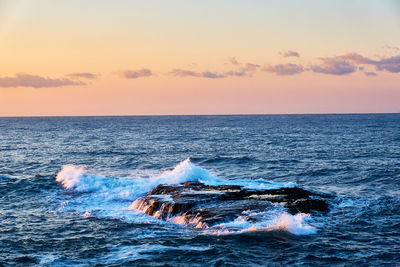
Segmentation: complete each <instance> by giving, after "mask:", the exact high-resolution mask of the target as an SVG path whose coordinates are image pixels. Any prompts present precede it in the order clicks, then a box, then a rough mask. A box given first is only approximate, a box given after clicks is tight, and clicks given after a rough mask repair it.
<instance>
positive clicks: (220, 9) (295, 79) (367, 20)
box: [0, 0, 400, 116]
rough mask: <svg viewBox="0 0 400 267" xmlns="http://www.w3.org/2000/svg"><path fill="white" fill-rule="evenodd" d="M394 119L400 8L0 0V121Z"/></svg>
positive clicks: (339, 3) (337, 0) (280, 1)
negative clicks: (286, 116)
mask: <svg viewBox="0 0 400 267" xmlns="http://www.w3.org/2000/svg"><path fill="white" fill-rule="evenodd" d="M358 112H400V1H396V0H393V1H390V0H374V1H372V0H362V1H361V0H359V1H357V0H354V1H349V0H334V1H333V0H331V1H329V0H327V1H320V0H302V1H295V0H293V1H289V0H277V1H267V0H246V1H245V0H243V1H239V0H234V1H233V0H201V1H200V0H199V1H189V0H181V1H175V0H159V1H153V0H146V1H127V0H124V1H122V0H113V1H106V0H93V1H89V0H88V1H77V0H68V1H62V0H59V1H54V0H36V1H26V0H0V116H38V115H142V114H247V113H271V114H272V113H358Z"/></svg>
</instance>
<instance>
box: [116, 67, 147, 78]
mask: <svg viewBox="0 0 400 267" xmlns="http://www.w3.org/2000/svg"><path fill="white" fill-rule="evenodd" d="M118 73H119V74H120V75H121V77H123V78H126V79H137V78H140V77H149V76H152V75H153V73H152V72H151V70H149V69H145V68H143V69H139V70H124V71H120V72H118Z"/></svg>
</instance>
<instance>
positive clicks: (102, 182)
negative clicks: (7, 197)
mask: <svg viewBox="0 0 400 267" xmlns="http://www.w3.org/2000/svg"><path fill="white" fill-rule="evenodd" d="M56 180H57V182H59V183H60V184H62V185H63V186H64V187H65V188H66V189H69V190H73V191H76V192H81V193H86V194H85V195H84V197H80V198H79V199H77V200H76V201H74V200H72V201H70V202H71V203H69V205H66V209H68V208H70V209H73V210H77V211H79V212H82V215H83V216H87V215H88V214H90V215H91V216H92V215H93V216H100V217H118V218H120V219H125V220H127V221H134V222H135V221H140V220H143V214H141V215H142V216H140V217H138V218H136V219H137V220H136V219H135V218H132V216H137V215H138V212H135V211H131V210H129V206H130V204H131V203H132V202H133V201H134V200H135V199H137V198H138V197H140V196H143V195H145V194H146V193H147V192H149V191H151V190H152V189H153V188H154V187H156V186H157V185H159V184H180V183H184V182H188V181H192V182H202V183H204V184H207V185H241V186H243V187H245V188H249V189H276V188H281V187H294V186H296V184H295V183H286V184H285V183H277V182H272V181H268V180H265V179H256V180H252V179H235V180H227V179H223V178H219V177H217V176H216V175H213V174H211V173H210V172H209V171H208V170H206V169H204V168H201V167H200V166H197V165H195V164H193V163H192V162H191V161H190V159H186V160H184V161H182V162H180V163H179V164H178V165H176V166H175V167H174V168H173V169H172V170H167V171H164V172H162V173H161V174H158V175H155V176H152V177H146V178H144V177H106V176H102V175H93V174H88V172H87V168H86V167H85V166H79V165H65V166H63V167H62V169H61V170H60V172H59V173H58V174H57V177H56ZM92 211H94V212H92ZM245 215H246V214H244V216H245ZM252 216H258V217H262V220H261V222H258V223H250V222H248V221H246V220H244V219H243V218H242V217H241V216H239V217H238V218H237V219H236V220H234V221H231V222H227V223H223V224H220V225H218V226H217V228H218V230H217V229H215V230H216V231H214V232H215V233H218V234H219V233H224V232H226V233H233V232H236V233H240V232H247V231H269V230H278V229H281V230H285V231H288V232H290V233H293V234H296V235H301V234H313V233H315V232H316V228H315V227H313V226H310V225H308V224H306V221H307V220H308V219H309V215H306V214H301V213H300V214H297V215H294V216H292V215H290V214H288V213H286V212H283V211H282V209H279V208H278V209H276V210H268V211H265V212H262V211H260V212H259V213H258V214H254V213H253V214H252ZM147 217H148V216H147ZM151 221H154V220H151ZM171 221H172V222H174V223H181V222H180V220H179V217H177V218H174V219H172V220H171ZM224 229H225V230H224ZM210 230H213V229H210Z"/></svg>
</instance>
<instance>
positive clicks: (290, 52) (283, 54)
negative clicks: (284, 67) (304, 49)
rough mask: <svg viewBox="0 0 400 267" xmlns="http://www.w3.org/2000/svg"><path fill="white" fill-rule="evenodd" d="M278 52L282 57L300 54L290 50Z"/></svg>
mask: <svg viewBox="0 0 400 267" xmlns="http://www.w3.org/2000/svg"><path fill="white" fill-rule="evenodd" d="M280 54H281V55H282V56H283V57H300V54H299V53H298V52H296V51H292V50H289V51H286V52H283V53H280Z"/></svg>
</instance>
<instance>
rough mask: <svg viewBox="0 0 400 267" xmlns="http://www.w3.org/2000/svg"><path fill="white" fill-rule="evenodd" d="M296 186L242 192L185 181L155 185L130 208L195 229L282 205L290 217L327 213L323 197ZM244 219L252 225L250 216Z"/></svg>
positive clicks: (225, 187) (234, 187) (233, 186)
mask: <svg viewBox="0 0 400 267" xmlns="http://www.w3.org/2000/svg"><path fill="white" fill-rule="evenodd" d="M328 197H329V196H327V195H322V194H317V193H312V192H310V191H308V190H305V189H302V188H299V187H288V188H279V189H268V190H254V189H245V188H243V187H242V186H238V185H219V186H211V185H205V184H203V183H195V182H187V183H184V184H178V185H158V186H157V187H155V188H154V189H153V190H151V191H150V192H149V193H147V195H145V196H143V197H140V198H138V199H136V200H135V201H134V202H133V203H132V205H131V207H130V208H132V209H136V210H140V211H143V212H144V213H146V214H148V215H151V216H154V217H156V218H158V219H162V220H167V219H168V220H172V221H175V222H179V223H183V224H192V225H194V226H195V227H209V226H212V225H215V224H217V223H221V222H226V221H230V220H233V219H235V218H237V217H238V216H240V215H241V214H242V213H243V212H244V211H246V210H266V209H269V208H271V207H272V206H273V205H274V204H273V203H279V204H283V205H284V207H285V208H286V209H287V211H288V212H289V213H291V214H293V215H294V214H296V213H298V212H303V213H311V212H314V211H319V212H325V211H328V210H329V208H328V203H327V202H326V200H325V199H326V198H328ZM245 218H246V220H248V221H251V222H253V221H254V220H255V219H254V218H253V217H252V216H246V217H245Z"/></svg>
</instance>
